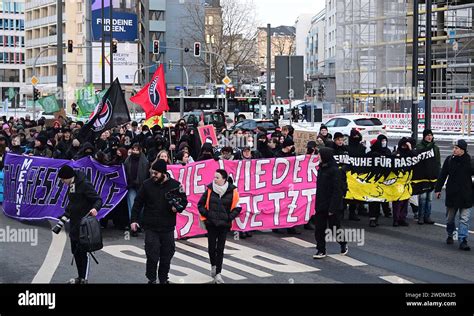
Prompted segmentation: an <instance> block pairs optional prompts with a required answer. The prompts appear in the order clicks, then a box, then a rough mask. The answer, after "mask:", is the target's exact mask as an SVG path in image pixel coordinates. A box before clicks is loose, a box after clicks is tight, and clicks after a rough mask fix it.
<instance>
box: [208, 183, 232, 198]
mask: <svg viewBox="0 0 474 316" xmlns="http://www.w3.org/2000/svg"><path fill="white" fill-rule="evenodd" d="M228 188H229V182H227V181H226V183H225V184H224V185H217V184H216V183H215V182H212V190H213V191H214V192H216V193H217V194H218V195H219V197H220V198H222V196H223V195H224V194H225V193H226V192H227V189H228Z"/></svg>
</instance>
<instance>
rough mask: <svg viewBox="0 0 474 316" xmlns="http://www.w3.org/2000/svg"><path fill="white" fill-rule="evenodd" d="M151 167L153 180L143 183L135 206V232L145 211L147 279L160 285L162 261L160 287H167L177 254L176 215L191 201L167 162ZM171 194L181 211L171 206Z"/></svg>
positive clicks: (143, 223) (133, 222)
mask: <svg viewBox="0 0 474 316" xmlns="http://www.w3.org/2000/svg"><path fill="white" fill-rule="evenodd" d="M151 168H152V170H151V172H150V173H151V178H150V179H147V180H145V182H143V185H142V186H141V188H140V190H139V191H138V194H137V197H136V198H135V202H134V203H133V209H132V219H131V222H132V224H131V229H132V231H137V229H138V227H139V225H138V215H139V214H140V211H141V209H142V208H143V221H142V225H143V227H144V229H145V252H146V258H147V261H146V277H147V279H148V283H149V284H154V283H156V267H157V265H158V262H159V263H160V267H159V269H158V279H159V282H160V284H165V283H169V282H168V273H169V271H170V265H171V259H172V258H173V256H174V252H175V242H174V230H175V227H176V213H177V212H182V211H183V210H184V209H185V208H186V207H187V205H188V200H187V198H186V194H185V192H184V189H183V186H182V185H181V184H180V183H179V182H178V181H176V180H174V179H171V178H170V177H169V176H168V173H167V165H166V162H165V161H164V160H161V159H160V160H158V161H157V162H155V163H154V164H153V166H152V167H151ZM170 194H172V195H173V196H174V197H175V199H176V202H177V203H179V206H180V207H179V209H177V208H176V207H174V206H172V205H171V204H170V203H169V202H170V199H169V195H170Z"/></svg>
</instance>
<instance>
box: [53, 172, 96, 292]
mask: <svg viewBox="0 0 474 316" xmlns="http://www.w3.org/2000/svg"><path fill="white" fill-rule="evenodd" d="M58 178H59V179H60V180H61V182H62V183H63V184H65V185H66V186H67V187H68V191H67V196H68V200H69V203H68V205H67V206H66V209H65V211H64V214H63V215H61V216H60V217H59V222H58V223H57V224H56V226H54V227H53V232H54V233H56V234H59V232H60V231H61V229H62V228H63V226H64V224H65V223H66V222H67V221H68V220H70V232H69V237H70V239H71V251H72V253H73V255H74V259H75V261H76V267H77V272H78V274H79V276H78V277H77V278H75V279H71V280H70V281H69V282H68V283H70V284H85V283H87V277H88V273H89V261H90V260H89V255H88V253H87V252H86V251H84V250H83V249H81V247H80V246H79V226H80V223H81V219H82V218H83V217H84V216H86V215H91V216H94V217H95V216H97V213H98V212H99V210H100V209H101V207H102V199H101V197H100V196H99V194H97V191H96V190H95V188H94V186H93V185H92V183H91V182H90V181H89V180H87V179H86V176H85V174H83V173H82V172H78V171H74V169H73V168H72V167H71V166H69V165H64V166H62V167H61V169H59V172H58Z"/></svg>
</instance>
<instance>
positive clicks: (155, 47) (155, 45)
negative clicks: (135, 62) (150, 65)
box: [153, 40, 160, 55]
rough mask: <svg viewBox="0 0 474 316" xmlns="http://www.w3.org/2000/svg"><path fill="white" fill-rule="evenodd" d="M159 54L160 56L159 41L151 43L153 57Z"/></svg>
mask: <svg viewBox="0 0 474 316" xmlns="http://www.w3.org/2000/svg"><path fill="white" fill-rule="evenodd" d="M159 54H160V41H159V40H154V41H153V55H159Z"/></svg>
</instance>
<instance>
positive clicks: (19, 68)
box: [0, 0, 26, 104]
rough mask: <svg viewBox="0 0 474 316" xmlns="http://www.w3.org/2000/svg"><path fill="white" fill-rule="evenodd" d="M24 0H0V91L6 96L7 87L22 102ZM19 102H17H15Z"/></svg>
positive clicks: (24, 91) (23, 79) (2, 96)
mask: <svg viewBox="0 0 474 316" xmlns="http://www.w3.org/2000/svg"><path fill="white" fill-rule="evenodd" d="M24 12H25V2H24V1H21V0H20V1H8V0H7V1H0V92H1V99H2V100H5V98H7V97H8V90H9V88H14V90H15V92H16V93H19V98H17V99H16V100H17V101H19V100H21V103H23V102H24V94H25V93H26V90H25V86H24V82H25V23H24V22H25V15H24ZM17 104H19V103H17Z"/></svg>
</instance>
